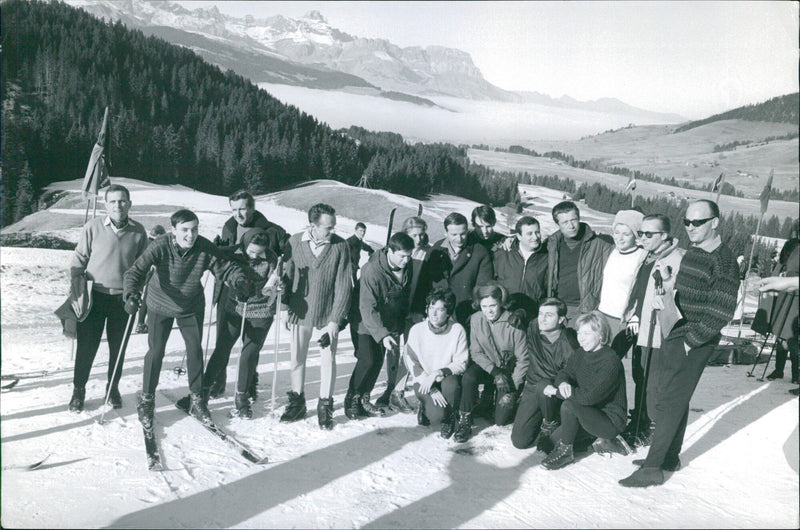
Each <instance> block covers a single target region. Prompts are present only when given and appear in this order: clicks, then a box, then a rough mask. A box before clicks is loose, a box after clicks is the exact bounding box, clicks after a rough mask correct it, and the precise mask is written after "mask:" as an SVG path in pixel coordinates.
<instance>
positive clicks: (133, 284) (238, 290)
mask: <svg viewBox="0 0 800 530" xmlns="http://www.w3.org/2000/svg"><path fill="white" fill-rule="evenodd" d="M170 223H171V224H172V232H171V233H170V234H169V236H168V237H160V238H158V239H156V240H155V241H154V242H153V244H152V245H150V246H148V247H147V250H146V251H145V252H144V254H142V255H141V257H139V259H137V260H136V262H135V263H134V264H133V266H132V267H131V268H130V269H128V271H127V272H126V273H125V278H124V287H125V294H124V299H125V311H127V312H128V313H129V314H135V313H136V310H137V309H138V308H139V303H140V300H141V293H142V289H143V288H144V285H145V279H146V278H147V273H148V271H149V270H150V268H151V267H155V270H156V271H155V274H153V276H152V277H151V278H150V281H149V283H148V284H147V301H146V303H147V308H148V312H147V327H148V336H147V343H148V345H149V347H148V350H147V354H146V355H145V357H144V368H143V381H142V393H141V394H140V395H139V404H138V406H137V410H138V412H139V421H141V422H142V426H143V427H144V428H145V429H148V430H149V429H152V427H153V413H154V412H155V391H156V387H157V386H158V378H159V375H160V373H161V362H162V361H163V359H164V351H165V349H166V346H167V339H169V335H170V333H171V332H172V324H173V323H174V322H175V321H176V320H177V321H178V329H180V332H181V335H182V336H183V340H184V342H185V344H186V364H187V369H188V372H189V390H190V392H191V394H190V408H189V411H190V413H191V414H192V415H193V416H195V417H196V418H197V419H198V420H200V421H201V422H203V423H207V424H210V423H212V420H211V413H210V412H209V411H208V395H207V394H206V393H205V392H203V348H202V345H201V339H202V335H203V313H204V312H205V295H204V292H203V284H202V281H201V279H202V277H203V273H205V271H207V270H208V271H211V272H212V273H213V274H214V276H215V277H216V278H217V280H218V281H219V282H220V283H222V282H225V283H227V284H228V285H229V286H230V287H231V288H232V289H233V290H234V293H235V294H236V297H237V298H238V299H246V298H247V297H249V296H250V295H251V294H252V293H251V288H252V285H251V283H250V282H249V281H248V280H247V278H246V277H245V275H244V272H243V271H242V269H241V268H240V267H239V266H238V265H236V264H235V263H233V262H230V261H228V260H227V259H225V258H224V257H223V256H222V253H221V252H220V250H219V249H218V248H217V247H216V246H215V245H214V244H213V243H211V241H209V240H208V239H206V238H204V237H202V236H200V235H198V226H199V220H198V219H197V215H196V214H195V213H194V212H192V211H190V210H178V211H177V212H175V213H174V214H172V217H170Z"/></svg>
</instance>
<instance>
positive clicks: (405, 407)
mask: <svg viewBox="0 0 800 530" xmlns="http://www.w3.org/2000/svg"><path fill="white" fill-rule="evenodd" d="M389 408H390V409H391V410H393V411H395V412H402V413H403V414H412V413H413V412H414V409H413V408H411V405H409V404H408V401H407V400H406V398H405V397H403V391H402V390H395V391H394V392H392V395H391V396H389Z"/></svg>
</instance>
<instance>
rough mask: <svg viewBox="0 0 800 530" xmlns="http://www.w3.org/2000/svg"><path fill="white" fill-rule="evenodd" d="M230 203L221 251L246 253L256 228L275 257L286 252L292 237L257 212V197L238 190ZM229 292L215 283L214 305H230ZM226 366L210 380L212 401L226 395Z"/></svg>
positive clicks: (220, 238) (219, 242)
mask: <svg viewBox="0 0 800 530" xmlns="http://www.w3.org/2000/svg"><path fill="white" fill-rule="evenodd" d="M228 204H230V207H231V213H232V214H233V215H231V217H230V218H228V220H227V221H225V224H224V225H222V234H221V235H219V236H217V237H215V238H214V244H215V245H217V246H218V247H220V250H221V251H222V252H223V253H224V254H225V255H226V256H228V257H233V256H235V254H236V252H237V250H238V251H240V252H244V250H245V249H242V248H241V246H242V245H241V243H242V239H243V238H244V236H245V234H247V233H248V232H250V231H251V230H254V229H260V230H263V231H264V233H265V234H266V237H267V248H268V249H269V250H270V251H272V252H274V253H275V254H276V255H278V256H281V255H282V254H283V252H284V250H285V246H286V242H287V240H288V239H289V235H288V234H287V233H286V231H285V230H284V229H283V227H281V226H280V225H277V224H275V223H273V222H270V221H268V220H267V218H266V217H264V215H263V214H262V213H261V212H259V211H258V210H256V201H255V198H253V196H252V195H251V194H250V192H248V191H246V190H239V191H236V192H234V193H233V194H232V195H231V196H230V197H229V198H228ZM228 296H229V293H228V290H227V289H226V288H225V285H224V284H222V283H219V282H217V283H215V284H214V296H213V298H212V300H213V302H212V303H213V304H216V305H217V308H218V310H219V308H220V307H225V306H227V304H228ZM222 320H223V319H221V318H219V316H217V336H219V335H220V334H222V333H224V332H225V331H224V330H223V329H222V327H221V326H222ZM226 367H227V365H226V366H222V367H221V369H220V370H218V371H217V372H216V379H211V380H210V381H208V383H209V384H210V385H211V387H210V395H211V397H212V398H217V397H220V396H222V395H223V394H224V393H225V386H226V384H227V379H228V372H227V370H226ZM253 384H254V385H257V384H258V374H257V373H256V377H255V380H254V382H253Z"/></svg>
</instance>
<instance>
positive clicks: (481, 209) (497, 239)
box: [467, 204, 506, 253]
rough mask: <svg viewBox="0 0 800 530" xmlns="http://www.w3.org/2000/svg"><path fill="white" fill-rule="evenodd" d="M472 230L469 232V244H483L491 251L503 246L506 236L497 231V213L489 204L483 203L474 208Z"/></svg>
mask: <svg viewBox="0 0 800 530" xmlns="http://www.w3.org/2000/svg"><path fill="white" fill-rule="evenodd" d="M471 217H472V230H471V231H470V232H469V234H467V244H469V245H475V244H478V245H482V246H483V248H485V249H486V250H487V251H488V252H489V253H492V252H494V251H495V250H497V249H499V248H501V247H502V244H503V242H504V241H505V240H506V236H505V235H503V234H501V233H500V232H495V230H494V226H495V225H496V224H497V215H495V213H494V209H492V207H491V206H489V205H488V204H482V205H481V206H477V207H476V208H475V209H474V210H472V215H471Z"/></svg>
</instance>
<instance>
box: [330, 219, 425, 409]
mask: <svg viewBox="0 0 800 530" xmlns="http://www.w3.org/2000/svg"><path fill="white" fill-rule="evenodd" d="M412 250H414V241H413V240H412V239H411V238H410V237H409V236H408V234H406V233H404V232H397V233H396V234H394V235H392V237H391V238H389V245H388V246H387V247H386V248H384V249H382V250H380V251H378V252H377V253H375V254H373V255H372V257H371V258H370V259H369V261H368V262H367V264H366V265H364V269H363V270H362V271H361V280H360V284H361V285H360V288H359V312H360V313H361V319H360V322H359V323H358V349H357V350H356V358H357V359H358V361H357V362H356V366H355V368H354V369H353V375H352V377H351V378H350V384H349V387H348V389H347V395H346V396H345V398H344V410H345V414H346V415H347V417H348V418H350V419H358V418H359V417H365V416H376V415H380V416H382V415H383V414H384V413H385V411H384V410H383V409H381V408H379V407H376V406H374V405H372V404H371V403H370V402H369V398H370V393H371V392H372V389H373V388H374V387H375V381H377V380H378V375H379V374H380V371H381V366H382V365H383V359H384V356H385V354H386V352H387V351H391V350H399V348H400V344H399V342H400V334H401V333H403V330H404V328H405V320H406V314H407V313H408V297H409V292H410V284H411V271H410V268H411V251H412Z"/></svg>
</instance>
